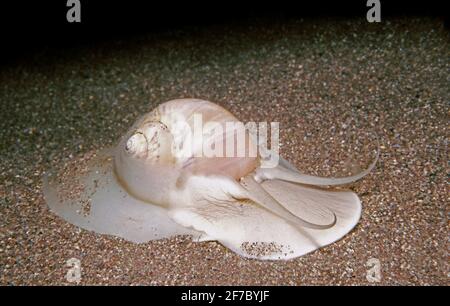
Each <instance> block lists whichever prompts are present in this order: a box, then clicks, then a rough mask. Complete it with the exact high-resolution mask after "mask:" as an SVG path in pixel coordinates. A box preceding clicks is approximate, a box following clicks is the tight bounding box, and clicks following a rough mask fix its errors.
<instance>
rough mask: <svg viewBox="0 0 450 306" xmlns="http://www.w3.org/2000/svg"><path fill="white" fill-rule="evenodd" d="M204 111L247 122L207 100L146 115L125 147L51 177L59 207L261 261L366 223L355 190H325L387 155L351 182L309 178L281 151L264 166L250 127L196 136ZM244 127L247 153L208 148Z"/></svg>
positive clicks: (119, 230)
mask: <svg viewBox="0 0 450 306" xmlns="http://www.w3.org/2000/svg"><path fill="white" fill-rule="evenodd" d="M195 116H201V119H202V123H203V124H204V125H207V124H208V123H211V122H213V123H216V125H217V124H219V125H225V124H226V123H227V122H228V123H229V122H235V123H236V122H239V120H238V119H237V118H236V117H235V116H233V115H232V114H231V113H230V112H228V111H227V110H225V109H224V108H222V107H220V106H218V105H216V104H214V103H212V102H208V101H204V100H197V99H178V100H172V101H168V102H165V103H162V104H160V105H159V106H158V107H157V108H156V109H154V110H153V111H151V112H149V113H147V114H145V115H144V116H142V117H140V118H139V119H138V120H137V121H136V123H135V124H134V125H133V126H132V127H131V128H130V130H129V131H128V133H127V134H126V135H125V136H124V137H122V138H121V140H120V141H119V143H118V145H117V146H116V147H115V148H111V149H105V150H102V151H99V152H94V153H89V154H86V155H84V156H83V157H80V158H79V159H77V160H76V161H74V162H73V163H70V164H68V165H67V166H66V167H64V168H63V169H62V170H61V171H59V172H58V173H56V174H48V175H46V176H45V177H44V195H45V198H46V201H47V203H48V206H49V207H50V209H51V211H53V212H54V213H56V214H57V215H59V216H60V217H62V218H64V219H65V220H67V221H68V222H70V223H72V224H75V225H77V226H79V227H82V228H85V229H87V230H91V231H94V232H98V233H102V234H109V235H115V236H118V237H122V238H124V239H126V240H129V241H133V242H136V243H141V242H146V241H149V240H154V239H161V238H167V237H171V236H174V235H191V236H192V239H193V240H195V241H208V240H215V241H218V242H220V243H221V244H222V245H224V246H225V247H227V248H229V249H230V250H232V251H234V252H236V253H238V254H239V255H241V256H244V257H249V258H257V259H290V258H295V257H298V256H301V255H304V254H306V253H309V252H311V251H313V250H316V249H317V248H320V247H322V246H325V245H328V244H330V243H333V242H334V241H336V240H338V239H340V238H342V237H343V236H344V235H345V234H347V233H348V232H349V231H350V230H351V229H352V228H353V227H354V226H355V225H356V224H357V222H358V220H359V218H360V214H361V203H360V200H359V198H358V196H357V195H356V194H355V193H353V192H351V191H333V190H330V189H325V188H319V187H317V186H330V185H341V184H347V183H350V182H353V181H355V180H358V179H360V178H362V177H363V176H365V175H366V174H368V173H369V172H370V171H371V169H372V168H373V167H374V166H375V163H376V160H377V158H378V155H377V158H376V159H375V160H374V161H373V162H372V163H371V165H370V166H369V167H368V168H367V169H366V170H365V171H363V172H361V173H359V174H357V175H353V176H349V177H343V178H324V177H316V176H311V175H307V174H303V173H301V172H300V171H298V170H297V169H296V168H295V167H294V166H293V165H291V164H290V163H289V162H288V161H286V160H285V159H283V158H281V157H279V159H278V160H279V162H278V164H277V165H276V166H275V167H262V166H261V165H262V162H261V156H260V155H259V154H250V151H251V146H252V145H254V143H255V141H254V140H253V138H252V137H250V135H249V133H248V131H247V130H243V131H242V130H236V131H235V133H234V134H233V133H232V135H231V136H230V135H229V134H230V133H225V132H224V131H225V129H210V130H209V132H208V133H196V132H195V126H194V125H195V124H196V123H195V120H194V118H196V117H195ZM192 130H194V133H192ZM238 133H241V134H240V136H242V133H243V134H244V136H249V137H247V138H245V137H244V138H245V139H246V143H245V145H244V146H243V147H244V151H245V154H244V155H238V156H234V155H233V156H231V157H229V156H228V155H226V156H225V157H220V156H205V154H202V153H204V152H202V150H203V149H204V148H205V145H204V143H205V142H206V143H208V144H210V143H214V144H216V143H220V142H217V140H220V141H222V142H223V140H224V139H225V138H226V139H225V140H227V141H230V139H231V142H233V141H235V140H236V139H239V137H237V136H238V135H237V134H238ZM230 137H231V138H230ZM214 141H215V142H214ZM231 142H230V143H231ZM258 145H259V144H258ZM241 148H242V147H241ZM224 150H225V149H224Z"/></svg>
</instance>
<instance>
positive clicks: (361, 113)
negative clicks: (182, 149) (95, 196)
mask: <svg viewBox="0 0 450 306" xmlns="http://www.w3.org/2000/svg"><path fill="white" fill-rule="evenodd" d="M449 51H450V46H449V36H448V30H446V29H444V27H443V22H442V21H441V20H438V19H414V18H404V19H393V20H386V21H383V22H382V23H381V24H369V23H367V22H365V20H349V21H345V20H320V21H319V20H318V21H312V20H290V21H286V22H281V21H278V22H264V21H261V20H255V21H249V22H245V23H241V24H236V25H230V26H215V27H209V28H207V29H199V28H190V29H184V30H179V31H173V32H167V33H159V34H152V35H148V36H140V37H136V38H133V39H129V40H117V41H114V42H104V43H101V44H100V45H97V46H95V47H94V46H89V45H86V46H82V47H77V48H73V49H68V50H65V51H64V52H62V51H61V52H60V51H52V50H47V51H45V50H43V52H40V53H38V54H36V55H35V56H34V57H33V58H31V59H29V60H25V61H22V62H20V63H16V64H14V65H9V66H8V67H5V68H2V70H0V101H1V103H0V156H1V159H0V196H1V197H0V216H1V218H0V283H1V284H3V285H20V284H69V282H68V281H67V279H66V273H67V271H68V269H69V268H68V267H67V266H66V263H67V261H68V260H69V259H70V258H77V259H79V260H80V262H81V267H82V273H81V282H80V283H81V284H161V285H162V284H176V285H198V284H210V285H214V284H216V285H222V284H233V285H237V284H241V285H250V284H256V285H258V284H262V285H303V284H372V283H371V282H369V281H368V279H367V271H368V270H369V267H368V266H367V263H368V261H369V260H370V259H371V258H376V259H378V260H379V262H380V271H381V279H380V282H375V283H374V284H388V285H393V284H433V285H436V284H441V285H448V283H449V282H448V273H449V270H448V254H447V249H448V242H447V241H448V233H449V231H448V217H447V215H448V208H447V207H448V206H447V203H448V185H447V169H448V168H447V160H448V152H447V141H448V132H447V127H448V112H449V108H448V103H449V98H450V97H449V90H448V89H449V68H450V67H449V61H448V55H449ZM182 97H196V98H202V99H206V100H210V101H214V102H216V103H218V104H220V105H222V106H224V107H226V108H227V109H229V110H230V111H231V112H233V113H234V114H236V115H237V116H238V117H239V118H240V119H241V120H242V121H267V122H268V121H278V122H280V129H281V142H282V147H281V152H282V154H283V156H284V157H285V158H286V159H288V160H290V161H292V162H293V163H294V164H295V165H296V166H297V167H298V168H299V169H301V170H303V171H306V172H308V173H313V174H321V175H335V174H336V173H339V172H340V171H343V164H342V163H341V162H342V161H345V160H346V159H348V158H349V156H351V158H352V160H356V161H358V162H359V163H360V164H361V167H363V164H364V162H367V161H368V158H367V155H364V154H363V152H360V151H364V150H360V148H361V147H362V146H360V145H361V143H362V142H359V141H358V139H359V138H358V137H357V136H355V135H354V134H358V135H366V134H370V133H375V134H377V135H378V137H379V140H380V147H381V155H380V160H379V162H378V164H377V167H376V169H375V170H374V171H373V172H372V173H371V174H370V175H368V176H367V177H366V178H364V179H362V180H361V181H359V182H357V183H355V184H353V185H351V186H350V188H351V189H352V190H354V191H355V192H356V193H357V194H358V195H359V196H360V198H361V200H362V203H363V214H362V218H361V220H360V223H359V224H358V226H357V227H356V228H355V229H354V230H353V231H352V232H351V233H350V234H348V235H347V236H345V237H344V238H343V239H342V240H340V241H338V242H337V243H334V244H332V245H330V246H327V247H325V248H323V249H320V250H318V251H315V252H313V253H310V254H308V255H306V256H303V257H300V258H297V259H294V260H289V261H257V260H249V259H244V258H241V257H239V256H238V255H236V254H234V253H232V252H231V251H229V250H228V249H226V248H225V247H223V246H221V245H220V244H218V243H215V242H203V243H193V242H191V240H190V239H189V238H187V237H175V238H173V239H166V240H160V241H152V242H148V243H145V244H139V245H137V244H133V243H130V242H127V241H124V240H123V239H119V238H115V237H110V236H101V235H97V234H94V233H91V232H88V231H85V230H81V229H79V228H77V227H75V226H72V225H71V224H68V223H66V222H65V221H63V220H61V219H60V218H59V217H57V216H55V215H53V214H52V213H51V212H50V211H49V210H48V208H47V206H46V204H45V201H44V198H43V194H42V176H43V174H44V172H45V171H46V170H48V169H49V168H50V167H51V165H53V164H64V163H67V162H70V161H71V160H72V159H73V158H75V157H76V156H78V155H79V154H83V153H85V152H88V151H90V150H92V149H97V148H101V147H104V146H109V145H111V144H113V143H114V142H116V141H117V140H118V138H119V137H120V135H121V134H122V133H123V132H125V131H126V130H127V128H128V127H129V126H130V125H131V124H132V123H133V121H134V120H135V119H136V118H137V117H138V116H139V115H140V114H142V113H143V112H147V111H149V110H151V109H152V108H154V107H155V106H156V105H157V104H158V103H161V102H164V101H167V100H171V99H175V98H182ZM349 153H351V154H350V155H349ZM352 163H354V162H352Z"/></svg>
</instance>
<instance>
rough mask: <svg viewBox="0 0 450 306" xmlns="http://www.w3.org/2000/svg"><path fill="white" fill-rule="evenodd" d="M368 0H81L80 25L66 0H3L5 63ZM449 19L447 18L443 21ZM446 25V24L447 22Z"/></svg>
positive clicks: (388, 4) (353, 13)
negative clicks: (45, 51)
mask: <svg viewBox="0 0 450 306" xmlns="http://www.w3.org/2000/svg"><path fill="white" fill-rule="evenodd" d="M366 2H367V0H346V1H331V0H321V1H319V0H316V1H311V0H309V1H284V0H278V1H268V2H264V1H248V0H247V1H244V0H241V1H236V0H229V1H193V0H191V1H180V0H178V1H173V0H171V1H169V0H167V1H139V0H122V1H117V0H116V1H113V0H109V1H106V0H81V23H68V22H67V20H66V13H67V10H68V9H69V8H68V7H67V6H66V3H67V0H53V1H10V2H8V1H1V4H0V14H1V15H0V22H1V24H0V26H1V27H0V28H1V39H2V43H1V46H2V51H3V52H6V56H3V57H2V60H3V61H5V60H6V61H8V60H11V59H14V58H17V57H21V56H24V55H29V54H32V53H33V52H36V50H39V49H40V48H41V47H43V46H46V47H51V48H64V47H67V46H74V45H78V44H86V43H94V42H98V41H104V40H110V39H115V38H122V39H123V38H127V37H130V36H136V35H139V34H143V33H147V32H149V31H152V32H154V31H165V30H170V29H173V28H179V27H185V26H191V25H194V26H208V25H211V24H220V23H231V22H241V21H245V20H246V19H249V18H255V17H257V18H268V19H272V18H278V19H279V18H283V19H284V18H299V17H306V18H318V17H322V18H323V17H336V16H341V17H343V18H365V16H366V13H367V10H368V8H367V6H366ZM444 2H445V1H430V0H428V1H405V0H403V1H392V0H391V1H387V0H382V1H381V16H382V19H383V18H389V17H392V16H401V15H426V16H436V17H444V18H445V17H446V16H445V14H446V10H445V9H444ZM446 20H448V19H446ZM447 24H448V22H447Z"/></svg>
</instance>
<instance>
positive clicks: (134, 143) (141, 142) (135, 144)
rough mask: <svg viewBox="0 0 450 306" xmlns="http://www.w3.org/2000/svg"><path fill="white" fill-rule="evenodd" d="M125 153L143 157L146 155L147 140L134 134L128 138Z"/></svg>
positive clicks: (140, 134)
mask: <svg viewBox="0 0 450 306" xmlns="http://www.w3.org/2000/svg"><path fill="white" fill-rule="evenodd" d="M125 151H127V152H128V153H129V154H135V155H138V156H139V157H140V156H145V155H146V154H147V139H146V138H145V136H144V135H143V134H142V133H135V134H133V135H131V137H130V138H128V140H127V143H126V145H125Z"/></svg>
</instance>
